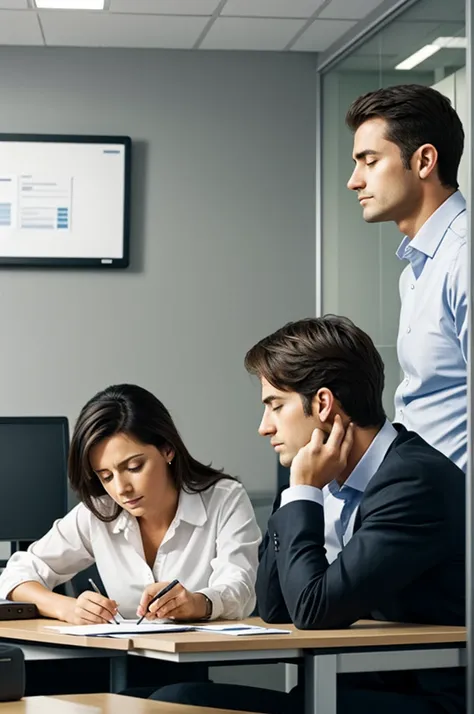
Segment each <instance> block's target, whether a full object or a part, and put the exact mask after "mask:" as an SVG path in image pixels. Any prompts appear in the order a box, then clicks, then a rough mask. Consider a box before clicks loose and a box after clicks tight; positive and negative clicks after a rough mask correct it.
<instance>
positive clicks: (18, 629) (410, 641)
mask: <svg viewBox="0 0 474 714" xmlns="http://www.w3.org/2000/svg"><path fill="white" fill-rule="evenodd" d="M244 622H246V623H249V624H250V623H251V624H255V625H263V626H265V623H264V622H263V621H262V620H260V619H259V618H256V617H252V618H249V619H247V620H244ZM57 624H62V623H58V622H57V621H56V620H46V619H39V620H6V621H3V622H0V639H2V638H6V639H13V640H24V641H29V642H36V643H43V644H57V645H69V646H74V647H92V648H103V649H113V650H123V651H127V650H130V649H138V650H153V651H155V652H167V653H184V652H228V651H234V652H239V651H242V652H243V651H255V650H265V649H268V650H291V649H338V648H347V647H349V648H352V647H371V648H373V647H383V646H386V645H389V646H390V645H392V646H401V645H438V644H449V643H464V642H465V641H466V630H465V628H464V627H450V626H439V625H400V624H398V623H390V622H375V621H372V620H361V621H359V622H357V623H355V624H354V625H352V627H349V628H347V629H344V630H297V629H296V628H295V627H294V626H293V625H276V626H275V627H276V628H281V629H287V630H291V633H290V634H282V635H253V636H250V635H248V636H239V637H236V636H232V635H219V634H215V633H204V632H175V633H169V634H159V633H157V634H156V635H152V634H149V635H140V636H138V637H137V636H135V635H130V639H116V638H112V637H78V636H75V635H61V634H59V632H54V630H48V629H46V627H47V626H48V625H57ZM216 624H219V623H216ZM220 624H225V623H220Z"/></svg>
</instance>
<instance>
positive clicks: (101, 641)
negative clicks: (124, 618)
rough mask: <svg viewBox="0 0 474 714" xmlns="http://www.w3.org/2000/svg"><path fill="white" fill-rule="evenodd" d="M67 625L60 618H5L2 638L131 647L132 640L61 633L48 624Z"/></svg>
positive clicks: (113, 647) (126, 648)
mask: <svg viewBox="0 0 474 714" xmlns="http://www.w3.org/2000/svg"><path fill="white" fill-rule="evenodd" d="M54 625H66V623H65V622H59V621H58V620H47V619H46V618H44V619H43V618H39V619H38V620H3V621H1V622H0V639H11V640H23V642H36V643H38V642H43V643H45V644H51V645H73V646H74V647H89V648H92V649H94V648H97V649H110V650H121V651H123V652H126V651H127V650H129V649H130V647H131V640H127V639H123V640H122V639H120V640H119V639H115V638H114V637H77V636H76V635H74V636H73V635H61V634H60V633H59V632H54V630H48V629H47V627H48V626H54Z"/></svg>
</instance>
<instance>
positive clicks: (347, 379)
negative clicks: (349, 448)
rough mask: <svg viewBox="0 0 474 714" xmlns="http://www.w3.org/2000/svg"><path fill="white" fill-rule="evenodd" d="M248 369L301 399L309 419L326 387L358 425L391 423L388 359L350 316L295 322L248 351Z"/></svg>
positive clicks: (246, 358)
mask: <svg viewBox="0 0 474 714" xmlns="http://www.w3.org/2000/svg"><path fill="white" fill-rule="evenodd" d="M245 368H246V369H247V371H248V372H250V374H255V375H257V376H258V377H264V378H265V379H266V380H267V381H268V382H270V384H272V385H273V386H274V387H276V388H277V389H281V390H282V391H285V392H297V393H298V394H300V396H301V399H302V402H303V409H304V412H305V414H306V415H307V416H310V415H311V414H312V403H313V398H314V396H315V394H316V393H317V392H318V391H319V390H320V389H322V388H323V387H326V388H327V389H330V390H331V392H332V393H333V395H334V396H335V398H336V399H337V400H338V402H339V403H340V405H341V407H342V409H343V410H344V412H345V413H346V414H347V415H348V416H349V417H350V418H351V420H352V421H353V422H354V423H355V424H357V425H358V426H361V427H371V426H382V424H383V423H384V421H385V412H384V409H383V406H382V392H383V388H384V365H383V362H382V358H381V357H380V355H379V353H378V352H377V350H376V349H375V346H374V343H373V342H372V340H371V339H370V337H369V335H367V334H366V333H365V332H363V330H361V329H360V328H358V327H356V325H354V323H353V322H352V320H349V318H348V317H338V316H337V315H325V316H324V317H315V318H307V319H305V320H298V321H297V322H289V323H288V324H287V325H285V326H284V327H282V328H280V329H279V330H277V331H276V332H274V333H273V334H271V335H269V336H268V337H265V338H264V339H263V340H260V342H258V343H257V344H256V345H255V346H254V347H252V348H251V349H250V350H249V351H248V352H247V355H246V357H245Z"/></svg>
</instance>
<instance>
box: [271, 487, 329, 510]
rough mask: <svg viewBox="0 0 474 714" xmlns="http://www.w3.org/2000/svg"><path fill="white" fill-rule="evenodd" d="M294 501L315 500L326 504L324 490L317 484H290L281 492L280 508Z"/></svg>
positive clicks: (314, 501)
mask: <svg viewBox="0 0 474 714" xmlns="http://www.w3.org/2000/svg"><path fill="white" fill-rule="evenodd" d="M293 501H313V503H319V505H320V506H322V505H324V498H323V492H322V491H321V489H320V488H316V486H301V485H300V486H289V487H288V488H286V489H285V490H284V491H283V493H282V494H281V502H280V508H282V507H283V506H286V505H287V503H292V502H293Z"/></svg>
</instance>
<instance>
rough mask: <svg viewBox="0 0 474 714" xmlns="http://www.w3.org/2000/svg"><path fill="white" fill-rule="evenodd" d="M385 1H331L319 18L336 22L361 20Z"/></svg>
mask: <svg viewBox="0 0 474 714" xmlns="http://www.w3.org/2000/svg"><path fill="white" fill-rule="evenodd" d="M382 2H384V0H350V2H349V0H331V2H330V3H329V5H328V6H327V7H325V8H324V10H323V11H322V12H321V13H320V14H319V15H318V17H323V18H332V19H335V20H361V19H362V18H363V17H365V16H366V15H368V14H369V12H372V10H375V8H377V7H378V6H379V5H381V4H382Z"/></svg>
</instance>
